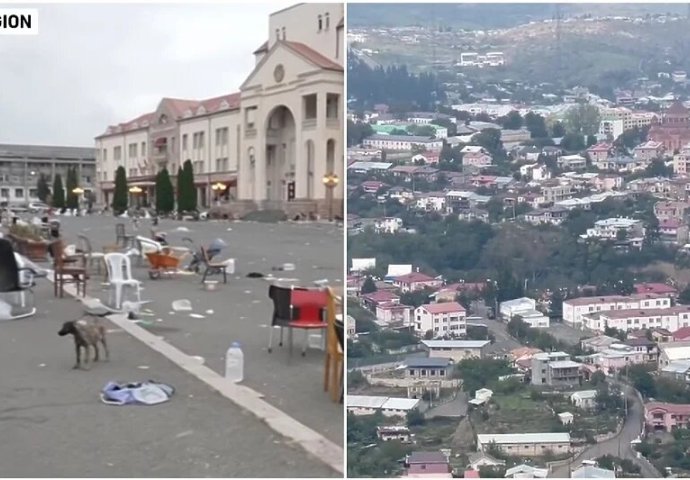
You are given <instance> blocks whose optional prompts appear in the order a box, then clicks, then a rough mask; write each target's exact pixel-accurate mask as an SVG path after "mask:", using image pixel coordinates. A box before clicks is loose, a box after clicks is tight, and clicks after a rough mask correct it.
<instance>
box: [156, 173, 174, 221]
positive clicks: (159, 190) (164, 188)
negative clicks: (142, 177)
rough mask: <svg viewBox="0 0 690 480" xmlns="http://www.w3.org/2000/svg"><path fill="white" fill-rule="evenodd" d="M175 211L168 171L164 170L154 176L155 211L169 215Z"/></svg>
mask: <svg viewBox="0 0 690 480" xmlns="http://www.w3.org/2000/svg"><path fill="white" fill-rule="evenodd" d="M173 210H175V191H174V189H173V184H172V181H171V180H170V174H169V173H168V169H167V168H164V169H162V170H161V171H159V172H158V173H157V174H156V211H157V212H159V213H163V214H165V213H170V212H172V211H173Z"/></svg>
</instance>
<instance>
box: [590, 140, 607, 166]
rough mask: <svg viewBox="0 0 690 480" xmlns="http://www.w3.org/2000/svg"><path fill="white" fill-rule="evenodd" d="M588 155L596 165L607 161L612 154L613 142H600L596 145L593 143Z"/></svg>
mask: <svg viewBox="0 0 690 480" xmlns="http://www.w3.org/2000/svg"><path fill="white" fill-rule="evenodd" d="M587 155H589V159H590V160H591V161H592V163H594V164H595V165H596V164H598V163H600V162H605V161H606V160H607V159H608V158H609V157H610V156H611V144H609V143H605V142H600V143H597V144H596V145H592V146H591V147H589V148H588V149H587Z"/></svg>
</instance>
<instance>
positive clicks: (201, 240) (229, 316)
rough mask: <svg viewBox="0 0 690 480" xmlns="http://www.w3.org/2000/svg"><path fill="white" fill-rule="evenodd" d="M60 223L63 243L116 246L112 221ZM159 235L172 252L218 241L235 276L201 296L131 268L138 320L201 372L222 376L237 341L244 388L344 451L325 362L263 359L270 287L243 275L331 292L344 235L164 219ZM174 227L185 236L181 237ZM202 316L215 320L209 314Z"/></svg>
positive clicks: (279, 354)
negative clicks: (181, 304)
mask: <svg viewBox="0 0 690 480" xmlns="http://www.w3.org/2000/svg"><path fill="white" fill-rule="evenodd" d="M61 220H62V223H63V230H64V235H65V238H66V240H67V241H68V242H70V241H74V240H76V236H77V235H78V234H79V233H82V232H83V233H84V234H85V235H87V236H89V237H90V239H91V242H92V244H93V245H94V248H95V249H100V248H101V247H102V246H103V245H107V244H112V243H113V241H114V238H115V227H114V225H115V223H116V220H115V219H113V218H112V217H109V216H92V217H68V218H65V217H63V218H62V219H61ZM127 223H128V225H127V228H128V231H129V232H133V231H134V230H133V225H131V224H129V221H127ZM157 228H158V229H159V230H161V231H166V232H168V239H169V242H170V243H171V244H172V245H179V244H181V243H182V242H181V238H183V237H185V236H187V237H191V238H192V239H193V240H194V241H195V243H197V244H198V245H206V244H208V243H210V242H211V241H212V240H214V239H215V238H222V239H224V240H225V241H226V242H227V243H228V245H229V247H228V248H227V251H226V252H223V254H222V255H221V257H224V258H227V257H233V258H235V259H236V261H237V272H236V274H235V275H234V276H231V278H230V279H229V282H228V284H227V285H222V286H221V287H220V288H219V289H218V290H217V291H214V292H207V291H203V290H202V289H201V285H200V278H199V277H196V276H191V277H190V276H182V277H179V278H174V279H172V278H171V279H161V280H155V281H152V280H150V279H149V278H148V273H147V269H146V268H145V267H143V268H137V269H135V276H136V277H137V278H138V279H140V280H142V281H143V282H144V291H143V293H142V297H143V298H144V299H149V300H153V303H152V304H151V305H149V307H150V310H151V315H150V316H142V320H145V321H148V322H151V324H152V326H149V327H147V328H148V329H149V330H151V331H152V332H154V333H156V334H159V335H162V336H163V337H164V338H165V339H166V341H168V342H169V343H171V344H173V345H174V346H176V347H177V348H179V349H181V350H182V351H184V352H185V353H187V354H189V355H198V356H201V357H204V359H205V361H206V365H207V366H209V367H210V368H211V369H213V370H215V371H216V372H218V373H221V374H222V372H223V369H224V356H225V352H226V350H227V348H228V347H229V345H230V343H232V342H233V341H235V340H238V341H240V342H241V343H242V344H243V350H244V354H245V378H246V381H245V382H244V383H245V384H246V385H248V386H249V387H251V388H253V389H255V390H257V391H259V392H261V393H263V394H264V395H265V400H266V401H268V402H269V403H271V404H273V405H274V406H275V407H277V408H279V409H281V410H283V411H284V412H286V413H287V414H288V415H290V416H291V417H293V418H295V419H296V420H298V421H299V422H301V423H303V424H305V425H307V426H308V427H310V428H312V429H314V430H316V431H317V432H319V433H321V434H322V435H324V436H325V437H326V438H328V439H329V440H331V441H332V442H335V443H337V444H339V445H342V444H343V420H342V411H343V406H342V405H340V404H337V403H333V402H331V401H330V400H329V397H328V396H327V394H326V393H324V392H323V389H322V382H323V379H322V378H323V355H322V354H321V352H319V351H318V350H310V351H309V352H308V353H307V356H306V358H302V357H301V356H300V355H299V353H296V354H295V355H294V357H293V358H292V360H291V362H288V355H287V351H286V349H282V350H280V349H277V351H275V352H274V353H272V354H269V353H268V352H267V344H268V336H269V329H268V324H269V323H270V318H271V313H272V310H273V307H272V304H271V302H270V300H269V299H268V298H267V293H268V283H267V282H266V281H264V280H262V279H251V278H246V274H247V273H249V272H261V273H264V274H268V273H274V274H276V275H280V276H289V277H294V278H298V279H300V281H301V282H302V283H305V284H310V283H311V282H313V281H314V280H318V279H324V278H325V279H328V280H329V281H330V282H331V283H332V284H333V285H335V286H339V285H342V277H343V268H342V264H343V261H342V248H343V247H342V245H343V231H342V229H341V228H336V227H334V226H332V225H324V224H302V225H297V224H290V223H287V224H261V223H251V222H212V221H209V222H177V221H172V220H162V221H161V223H160V225H159V226H158V227H157ZM179 228H183V229H188V230H189V231H179V230H178V229H179ZM150 229H151V225H150V222H149V221H142V222H141V224H140V226H139V230H138V234H140V235H142V236H149V235H150ZM283 263H293V264H295V270H294V271H291V272H272V271H271V268H272V267H274V266H278V265H282V264H283ZM91 287H92V288H91V291H90V294H92V295H94V296H99V297H100V298H102V299H107V293H106V292H105V291H101V288H102V287H101V286H100V285H99V283H97V281H93V282H91ZM177 299H188V300H190V301H191V302H192V305H193V308H194V313H196V314H200V315H203V316H204V317H205V318H202V319H200V318H192V317H190V316H189V314H180V313H176V314H173V313H172V308H171V304H172V302H173V301H174V300H177ZM208 310H212V311H213V313H212V314H207V313H206V312H207V311H208ZM276 338H277V336H276ZM302 339H303V336H302V334H300V333H297V334H295V346H296V350H297V351H298V350H299V348H300V347H301V345H302ZM276 343H277V342H276Z"/></svg>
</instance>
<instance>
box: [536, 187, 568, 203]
mask: <svg viewBox="0 0 690 480" xmlns="http://www.w3.org/2000/svg"><path fill="white" fill-rule="evenodd" d="M541 194H542V195H543V196H544V201H545V202H546V203H556V202H561V201H563V200H567V199H569V198H571V197H572V196H573V187H572V186H571V185H551V186H545V187H543V188H542V189H541Z"/></svg>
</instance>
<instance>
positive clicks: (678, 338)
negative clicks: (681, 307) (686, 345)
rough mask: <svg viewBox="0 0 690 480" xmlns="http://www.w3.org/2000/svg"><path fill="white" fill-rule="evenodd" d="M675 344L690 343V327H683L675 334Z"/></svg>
mask: <svg viewBox="0 0 690 480" xmlns="http://www.w3.org/2000/svg"><path fill="white" fill-rule="evenodd" d="M673 341H674V342H687V341H690V327H681V328H679V329H678V330H676V331H675V332H673Z"/></svg>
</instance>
